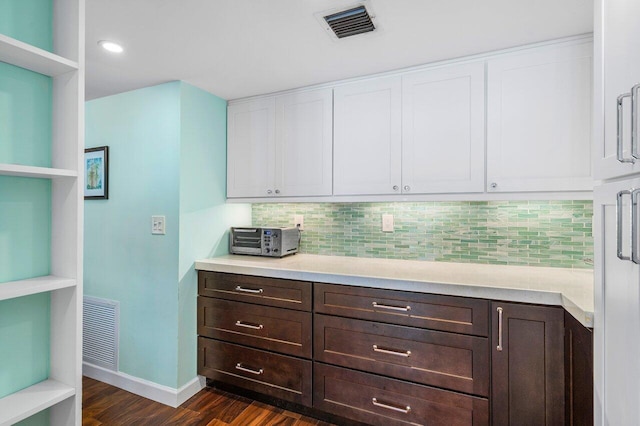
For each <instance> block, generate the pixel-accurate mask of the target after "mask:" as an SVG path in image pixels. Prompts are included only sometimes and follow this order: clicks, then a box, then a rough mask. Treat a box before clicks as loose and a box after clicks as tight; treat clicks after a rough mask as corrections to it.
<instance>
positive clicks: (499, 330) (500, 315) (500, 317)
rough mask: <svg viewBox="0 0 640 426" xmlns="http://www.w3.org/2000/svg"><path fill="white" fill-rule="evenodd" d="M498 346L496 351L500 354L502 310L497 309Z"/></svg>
mask: <svg viewBox="0 0 640 426" xmlns="http://www.w3.org/2000/svg"><path fill="white" fill-rule="evenodd" d="M497 311H498V346H496V350H497V351H498V352H502V308H501V307H498V309H497Z"/></svg>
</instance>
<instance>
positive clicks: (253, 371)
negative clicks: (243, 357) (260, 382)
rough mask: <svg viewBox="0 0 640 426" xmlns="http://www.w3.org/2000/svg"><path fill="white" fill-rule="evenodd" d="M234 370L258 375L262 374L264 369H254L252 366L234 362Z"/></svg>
mask: <svg viewBox="0 0 640 426" xmlns="http://www.w3.org/2000/svg"><path fill="white" fill-rule="evenodd" d="M236 370H240V371H244V372H245V373H251V374H255V375H256V376H259V375H260V374H264V370H263V369H262V368H260V369H258V370H255V369H253V368H248V367H244V366H243V365H242V363H240V362H239V363H237V364H236Z"/></svg>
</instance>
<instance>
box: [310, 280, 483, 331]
mask: <svg viewBox="0 0 640 426" xmlns="http://www.w3.org/2000/svg"><path fill="white" fill-rule="evenodd" d="M314 308H315V311H316V312H319V313H324V314H331V315H340V316H345V317H352V318H362V319H369V320H374V321H380V322H389V323H393V324H401V325H410V326H413V327H420V328H430V329H432V330H442V331H451V332H454V333H464V334H475V335H478V336H485V337H486V336H488V335H489V302H488V301H486V300H479V299H468V298H464V297H453V296H438V295H433V294H422V293H411V292H406V291H398V290H384V289H373V288H366V287H350V286H342V285H334V284H320V283H316V284H314Z"/></svg>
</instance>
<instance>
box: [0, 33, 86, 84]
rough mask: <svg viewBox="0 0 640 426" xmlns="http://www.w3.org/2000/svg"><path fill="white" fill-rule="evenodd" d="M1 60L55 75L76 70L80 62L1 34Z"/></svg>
mask: <svg viewBox="0 0 640 426" xmlns="http://www.w3.org/2000/svg"><path fill="white" fill-rule="evenodd" d="M0 62H6V63H9V64H11V65H16V66H18V67H21V68H26V69H28V70H31V71H35V72H37V73H40V74H44V75H48V76H51V77H55V76H58V75H61V74H65V73H68V72H70V71H75V70H77V69H78V63H77V62H74V61H71V60H69V59H66V58H63V57H62V56H58V55H56V54H55V53H51V52H47V51H46V50H43V49H40V48H38V47H35V46H32V45H30V44H27V43H24V42H22V41H20V40H16V39H14V38H11V37H7V36H6V35H4V34H0Z"/></svg>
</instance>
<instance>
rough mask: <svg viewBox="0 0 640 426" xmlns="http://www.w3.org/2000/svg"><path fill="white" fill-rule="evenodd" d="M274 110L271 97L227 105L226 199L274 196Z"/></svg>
mask: <svg viewBox="0 0 640 426" xmlns="http://www.w3.org/2000/svg"><path fill="white" fill-rule="evenodd" d="M275 111H276V103H275V99H274V98H267V99H258V100H254V101H250V102H245V103H240V104H233V105H229V107H228V109H227V119H228V129H227V133H228V136H227V137H228V144H227V197H268V196H270V195H272V194H273V193H274V186H273V185H274V177H275V135H276V133H275V131H276V126H275V122H276V114H275ZM269 191H270V192H269Z"/></svg>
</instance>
